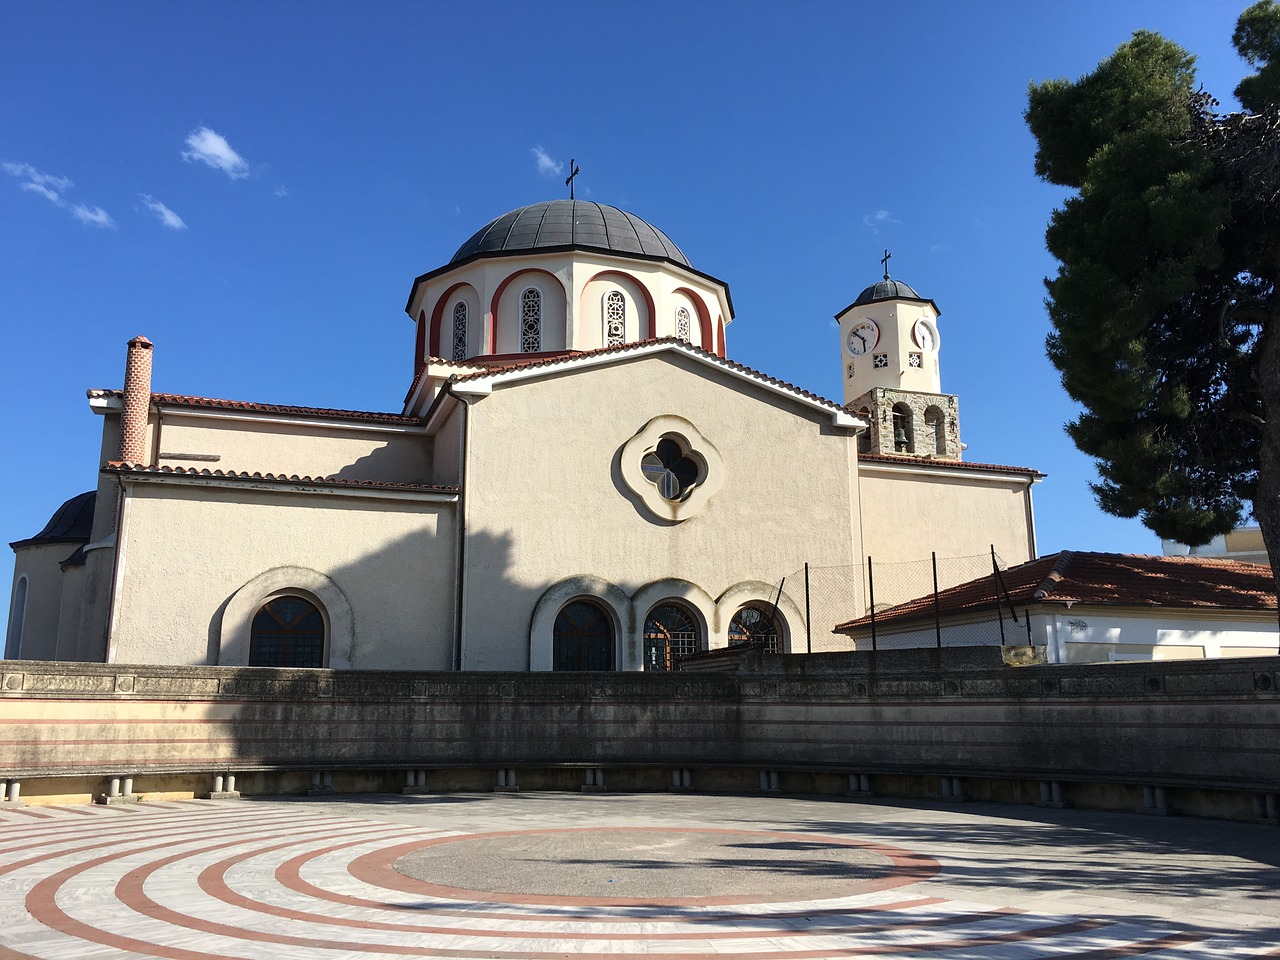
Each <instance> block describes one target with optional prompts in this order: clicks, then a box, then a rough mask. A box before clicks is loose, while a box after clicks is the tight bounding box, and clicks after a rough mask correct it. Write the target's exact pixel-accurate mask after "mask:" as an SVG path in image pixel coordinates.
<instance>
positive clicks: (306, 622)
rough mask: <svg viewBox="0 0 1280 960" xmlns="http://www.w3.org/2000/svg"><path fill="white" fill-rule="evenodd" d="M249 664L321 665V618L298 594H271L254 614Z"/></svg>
mask: <svg viewBox="0 0 1280 960" xmlns="http://www.w3.org/2000/svg"><path fill="white" fill-rule="evenodd" d="M249 666H251V667H323V666H324V617H322V616H321V615H320V611H319V610H318V609H317V608H316V606H315V604H313V603H311V602H309V601H307V600H304V599H302V597H289V596H286V597H274V598H272V599H271V600H268V601H267V602H266V603H265V604H263V606H262V608H261V609H260V610H259V611H258V612H257V614H255V615H254V618H253V626H252V627H251V628H250V632H249Z"/></svg>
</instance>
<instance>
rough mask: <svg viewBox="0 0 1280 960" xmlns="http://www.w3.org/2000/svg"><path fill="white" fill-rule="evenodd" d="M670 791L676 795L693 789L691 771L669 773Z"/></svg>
mask: <svg viewBox="0 0 1280 960" xmlns="http://www.w3.org/2000/svg"><path fill="white" fill-rule="evenodd" d="M671 789H672V791H674V792H676V793H682V792H684V791H686V790H692V789H693V771H692V770H672V771H671Z"/></svg>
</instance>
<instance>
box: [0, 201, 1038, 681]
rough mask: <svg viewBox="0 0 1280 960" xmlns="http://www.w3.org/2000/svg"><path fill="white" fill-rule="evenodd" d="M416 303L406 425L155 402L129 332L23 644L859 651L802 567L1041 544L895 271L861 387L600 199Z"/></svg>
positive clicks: (219, 650) (505, 232)
mask: <svg viewBox="0 0 1280 960" xmlns="http://www.w3.org/2000/svg"><path fill="white" fill-rule="evenodd" d="M406 310H407V313H408V315H409V317H410V319H411V321H412V322H413V323H414V324H415V326H416V334H417V335H416V341H415V351H414V355H413V358H412V359H413V378H412V381H411V383H410V386H409V389H408V392H407V395H406V397H405V399H404V404H403V407H402V409H401V410H400V411H399V412H395V413H376V412H365V411H350V410H331V409H317V408H311V407H292V406H281V405H270V404H259V403H251V402H241V401H231V400H219V399H209V398H201V397H191V396H182V395H176V394H161V393H153V392H152V391H151V386H150V382H151V377H150V371H151V363H152V355H153V352H154V351H153V347H152V345H151V343H150V342H149V341H147V340H146V339H145V338H143V337H138V338H135V339H134V340H132V341H130V343H129V348H128V355H127V362H126V370H125V378H124V379H125V384H124V387H123V389H121V390H114V389H111V390H91V391H89V406H90V408H91V410H92V411H93V412H94V413H96V414H98V415H100V416H101V417H102V421H103V446H102V451H101V472H100V482H99V484H98V488H97V491H96V494H95V495H94V496H92V497H90V498H89V500H90V501H92V502H79V503H78V504H77V506H76V508H75V509H74V510H71V509H70V508H69V507H68V508H67V511H68V514H71V513H74V514H75V516H76V517H78V518H79V521H78V522H77V523H71V522H70V520H68V519H67V517H66V516H64V518H63V519H64V520H66V521H67V522H65V523H59V524H53V527H54V528H56V530H55V532H53V533H48V534H47V535H46V532H42V534H41V535H37V536H36V537H32V538H28V539H26V540H19V541H15V542H14V543H13V547H14V550H15V552H16V554H17V564H16V571H15V580H14V604H13V614H12V616H11V620H10V624H9V629H8V634H7V642H6V656H7V657H10V658H28V659H62V660H88V661H106V662H123V663H128V662H145V663H170V664H225V665H261V666H303V667H307V666H310V667H325V666H327V667H334V668H347V667H355V668H367V669H438V670H459V669H460V670H552V669H568V670H583V669H599V670H640V669H666V668H669V667H670V666H671V665H672V663H673V662H674V658H675V657H676V656H677V655H679V654H682V653H688V652H693V651H698V650H708V649H715V648H717V647H724V646H726V645H728V644H730V643H733V642H742V641H754V642H758V643H761V644H764V645H766V646H768V647H770V648H773V649H778V650H784V651H795V650H802V649H815V650H821V649H841V648H847V647H848V640H847V639H845V638H844V637H843V636H839V635H835V634H833V633H832V630H831V628H832V627H833V626H834V625H835V623H836V620H837V619H842V618H847V616H848V615H849V613H850V610H849V608H848V606H847V604H846V603H845V602H844V601H843V599H842V601H841V605H840V607H839V609H838V610H837V609H835V608H830V609H828V608H827V607H824V606H822V605H821V604H819V605H818V606H816V607H815V606H814V605H813V604H808V603H806V602H805V598H804V596H803V594H802V592H801V591H800V588H799V585H798V584H797V583H795V582H794V581H788V582H787V583H785V584H784V583H783V580H784V578H786V577H787V576H788V574H791V573H793V572H794V571H796V570H797V569H799V568H801V567H802V566H803V565H805V564H813V565H815V566H822V567H824V568H843V569H847V570H849V571H858V570H860V569H861V568H862V565H863V559H864V558H865V557H866V556H867V555H868V554H874V555H875V556H876V557H877V559H883V560H888V561H893V560H916V559H920V558H927V557H928V556H929V555H930V553H931V552H936V553H938V554H939V555H941V556H959V555H970V554H976V553H982V552H985V551H986V550H987V549H988V548H989V546H991V545H993V544H994V546H995V548H996V550H998V551H999V553H1000V555H1001V556H1002V557H1003V558H1005V559H1006V560H1007V561H1009V562H1011V563H1020V562H1023V561H1026V560H1030V559H1031V558H1033V557H1034V556H1035V535H1034V529H1033V522H1032V516H1033V514H1032V509H1031V487H1032V485H1033V484H1034V483H1036V482H1037V481H1038V480H1040V479H1041V477H1042V475H1041V474H1040V473H1038V472H1037V471H1035V470H1032V469H1028V468H1023V467H1007V466H998V465H990V464H981V463H971V462H965V461H964V460H963V459H962V450H963V449H964V445H963V444H961V443H960V439H959V413H958V410H959V407H958V400H957V398H956V397H954V396H951V395H946V394H943V393H941V392H940V390H941V387H940V383H941V381H940V368H939V345H940V342H941V339H940V337H941V334H940V331H939V316H940V314H939V311H938V309H937V306H936V304H935V303H934V302H933V301H932V300H930V299H927V298H924V297H921V296H919V295H918V294H916V292H915V291H914V290H912V289H911V288H910V287H908V286H907V285H906V284H902V283H899V282H897V281H890V280H889V279H888V278H887V276H886V278H885V280H883V281H880V282H878V283H876V284H873V285H872V286H870V287H868V288H867V289H866V290H864V291H863V292H862V294H861V295H860V296H859V297H858V298H857V299H855V301H854V302H853V303H852V304H850V306H849V307H847V308H845V309H844V310H843V311H841V312H840V314H839V315H838V317H837V319H838V321H839V324H840V342H839V343H838V344H833V345H832V360H833V362H839V363H840V366H841V371H842V374H843V375H844V376H845V380H846V390H845V396H844V398H843V401H835V400H828V399H825V398H823V397H819V396H816V395H814V394H813V393H811V392H809V391H807V390H804V389H802V388H800V387H797V386H795V385H793V384H790V383H785V382H783V381H780V380H778V379H776V378H774V377H771V376H769V375H768V374H766V373H762V372H760V371H757V370H752V369H749V368H747V367H744V366H742V365H740V364H737V363H735V362H733V361H732V360H731V359H729V357H728V350H727V346H726V330H727V328H728V326H729V325H730V323H731V321H732V320H733V304H732V300H731V298H730V295H729V288H728V286H727V284H725V283H724V282H723V281H721V280H719V279H717V278H715V277H713V276H711V275H709V274H706V273H703V272H701V271H699V270H698V269H696V268H695V267H694V266H693V265H692V263H691V262H690V261H689V259H688V258H687V257H686V256H685V254H684V253H683V252H682V251H681V250H680V249H679V247H677V246H676V244H675V243H674V242H672V241H671V239H670V238H669V237H667V236H666V235H665V234H664V233H663V232H662V231H660V230H658V229H657V228H655V227H653V226H651V225H650V224H648V223H646V222H645V221H643V220H642V219H640V218H639V217H637V216H635V215H634V214H630V213H626V212H625V211H622V210H619V209H617V208H615V207H610V206H606V205H602V204H597V203H590V202H585V201H573V200H568V201H553V202H547V203H538V204H533V205H531V206H527V207H522V208H520V209H518V210H514V211H512V212H510V213H508V214H506V215H504V216H501V217H498V218H497V219H495V220H493V221H491V222H490V223H488V224H486V225H485V226H484V227H482V228H481V229H480V230H478V231H477V232H476V234H475V235H474V236H473V237H472V238H471V239H470V240H468V241H467V242H466V243H465V244H463V245H462V247H461V248H460V249H459V250H458V252H457V253H456V254H455V255H454V257H453V258H452V259H451V260H450V262H449V263H447V264H445V265H443V266H441V267H439V268H437V269H435V270H431V271H429V272H428V273H425V274H423V275H422V276H420V277H418V278H417V279H416V280H414V282H413V284H412V288H411V291H410V295H409V300H408V303H407V305H406ZM86 510H88V511H89V512H88V513H87V514H86V512H85V511H86ZM71 532H74V534H75V536H74V537H70V534H71ZM69 537H70V539H69ZM855 602H856V600H855ZM854 612H859V611H854Z"/></svg>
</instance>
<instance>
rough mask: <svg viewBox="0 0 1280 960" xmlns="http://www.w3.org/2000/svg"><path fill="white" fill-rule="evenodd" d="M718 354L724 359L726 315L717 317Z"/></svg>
mask: <svg viewBox="0 0 1280 960" xmlns="http://www.w3.org/2000/svg"><path fill="white" fill-rule="evenodd" d="M716 356H718V357H720V358H721V359H724V317H716Z"/></svg>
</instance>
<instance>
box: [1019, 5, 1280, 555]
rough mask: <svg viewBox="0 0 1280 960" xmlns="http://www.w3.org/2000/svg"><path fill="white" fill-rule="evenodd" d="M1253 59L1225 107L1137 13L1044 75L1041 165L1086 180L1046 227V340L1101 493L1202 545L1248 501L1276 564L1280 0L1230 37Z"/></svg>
mask: <svg viewBox="0 0 1280 960" xmlns="http://www.w3.org/2000/svg"><path fill="white" fill-rule="evenodd" d="M1233 43H1234V44H1235V47H1236V49H1237V50H1238V51H1239V53H1240V55H1241V56H1242V57H1243V58H1244V59H1245V60H1246V61H1247V62H1248V63H1249V64H1250V65H1252V66H1253V67H1255V68H1256V69H1257V72H1256V73H1255V74H1253V75H1252V76H1249V77H1246V78H1245V79H1244V80H1243V81H1241V83H1240V85H1239V87H1237V89H1236V94H1237V96H1238V97H1239V98H1240V100H1241V102H1242V104H1243V105H1244V107H1245V112H1242V113H1232V114H1225V115H1223V114H1219V113H1216V112H1215V110H1216V109H1217V107H1218V103H1217V101H1215V100H1213V99H1212V97H1210V96H1208V95H1207V94H1205V93H1204V92H1203V91H1200V90H1198V89H1197V87H1196V79H1195V66H1194V63H1195V61H1194V57H1192V56H1191V54H1189V53H1188V52H1187V51H1185V50H1183V49H1182V48H1181V47H1179V46H1178V45H1177V44H1175V43H1172V42H1170V41H1169V40H1166V39H1165V38H1163V37H1161V36H1159V35H1158V34H1155V33H1148V32H1145V31H1140V32H1138V33H1136V34H1134V36H1133V38H1132V39H1131V40H1130V41H1129V42H1127V43H1125V44H1123V45H1122V46H1121V47H1120V48H1119V49H1117V50H1116V52H1115V53H1114V54H1112V55H1111V56H1110V57H1108V58H1107V59H1106V60H1104V61H1103V62H1102V63H1101V64H1099V65H1098V67H1097V68H1096V69H1095V70H1094V71H1093V72H1092V73H1090V74H1088V75H1086V76H1084V77H1082V78H1080V79H1079V80H1076V81H1066V80H1050V81H1047V82H1045V83H1040V84H1033V85H1032V87H1031V91H1030V95H1029V104H1028V108H1027V112H1026V119H1027V123H1028V125H1029V126H1030V128H1031V132H1032V134H1033V135H1034V136H1035V138H1036V141H1037V152H1036V160H1035V169H1036V173H1037V174H1038V175H1039V176H1041V177H1043V178H1044V179H1046V180H1048V181H1050V182H1052V183H1055V184H1058V185H1060V186H1064V187H1069V188H1072V189H1073V190H1074V191H1076V192H1075V193H1074V194H1073V195H1071V196H1070V197H1069V198H1068V199H1067V200H1066V201H1065V202H1064V203H1063V205H1062V207H1061V208H1060V209H1058V210H1055V211H1054V212H1053V215H1052V217H1051V219H1050V222H1049V226H1048V229H1047V231H1046V234H1045V239H1046V243H1047V245H1048V248H1049V252H1050V253H1052V254H1053V255H1054V256H1055V257H1056V258H1057V259H1058V261H1059V264H1060V266H1059V270H1058V274H1057V276H1056V277H1054V278H1052V279H1050V280H1047V281H1046V286H1047V288H1048V293H1049V295H1048V299H1047V301H1046V303H1047V306H1048V310H1049V318H1050V320H1051V321H1052V324H1053V332H1052V333H1051V334H1050V335H1049V337H1048V341H1047V349H1048V354H1049V358H1050V360H1052V361H1053V363H1054V365H1055V366H1056V367H1057V368H1058V371H1059V372H1060V373H1061V375H1062V384H1063V387H1064V388H1065V389H1066V391H1067V393H1068V394H1070V396H1071V397H1072V398H1073V399H1075V400H1076V401H1078V402H1079V403H1080V404H1081V406H1082V408H1083V411H1082V413H1081V414H1080V416H1079V417H1078V418H1077V419H1076V420H1074V421H1073V422H1071V423H1070V424H1068V425H1067V432H1068V434H1069V435H1070V436H1071V438H1072V440H1073V441H1075V444H1076V446H1078V447H1079V448H1080V449H1081V450H1082V451H1084V452H1085V453H1087V454H1089V455H1090V456H1093V457H1095V458H1096V459H1097V461H1098V471H1099V475H1100V482H1098V483H1096V484H1094V492H1095V493H1096V495H1097V497H1098V502H1099V504H1100V505H1101V506H1102V508H1103V509H1104V510H1106V511H1108V512H1109V513H1113V514H1116V515H1118V516H1122V517H1140V518H1141V519H1142V522H1143V523H1144V524H1145V525H1146V526H1147V527H1149V528H1150V529H1151V530H1152V531H1154V532H1155V533H1156V534H1157V535H1159V536H1161V537H1165V538H1169V539H1174V540H1179V541H1181V542H1183V543H1189V544H1192V545H1199V544H1203V543H1207V542H1208V541H1209V540H1210V539H1211V538H1213V537H1214V536H1216V535H1218V534H1221V533H1226V532H1227V531H1228V530H1230V529H1231V528H1233V527H1235V526H1237V525H1238V524H1239V523H1240V521H1241V519H1242V518H1243V516H1244V514H1245V512H1246V511H1250V512H1252V514H1253V516H1254V518H1255V519H1256V520H1257V521H1258V523H1259V526H1260V527H1261V529H1262V535H1263V539H1264V541H1265V542H1266V545H1267V551H1268V554H1269V555H1270V557H1271V559H1272V561H1273V562H1272V566H1273V567H1276V566H1277V563H1278V562H1280V300H1278V299H1277V295H1276V280H1277V276H1278V274H1280V109H1278V106H1277V105H1278V104H1280V6H1277V5H1276V4H1275V3H1274V2H1273V0H1262V2H1260V3H1255V4H1254V5H1253V6H1251V7H1249V8H1248V9H1247V10H1245V11H1244V13H1243V14H1242V15H1241V16H1240V19H1239V22H1238V24H1237V27H1236V31H1235V34H1234V36H1233Z"/></svg>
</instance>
